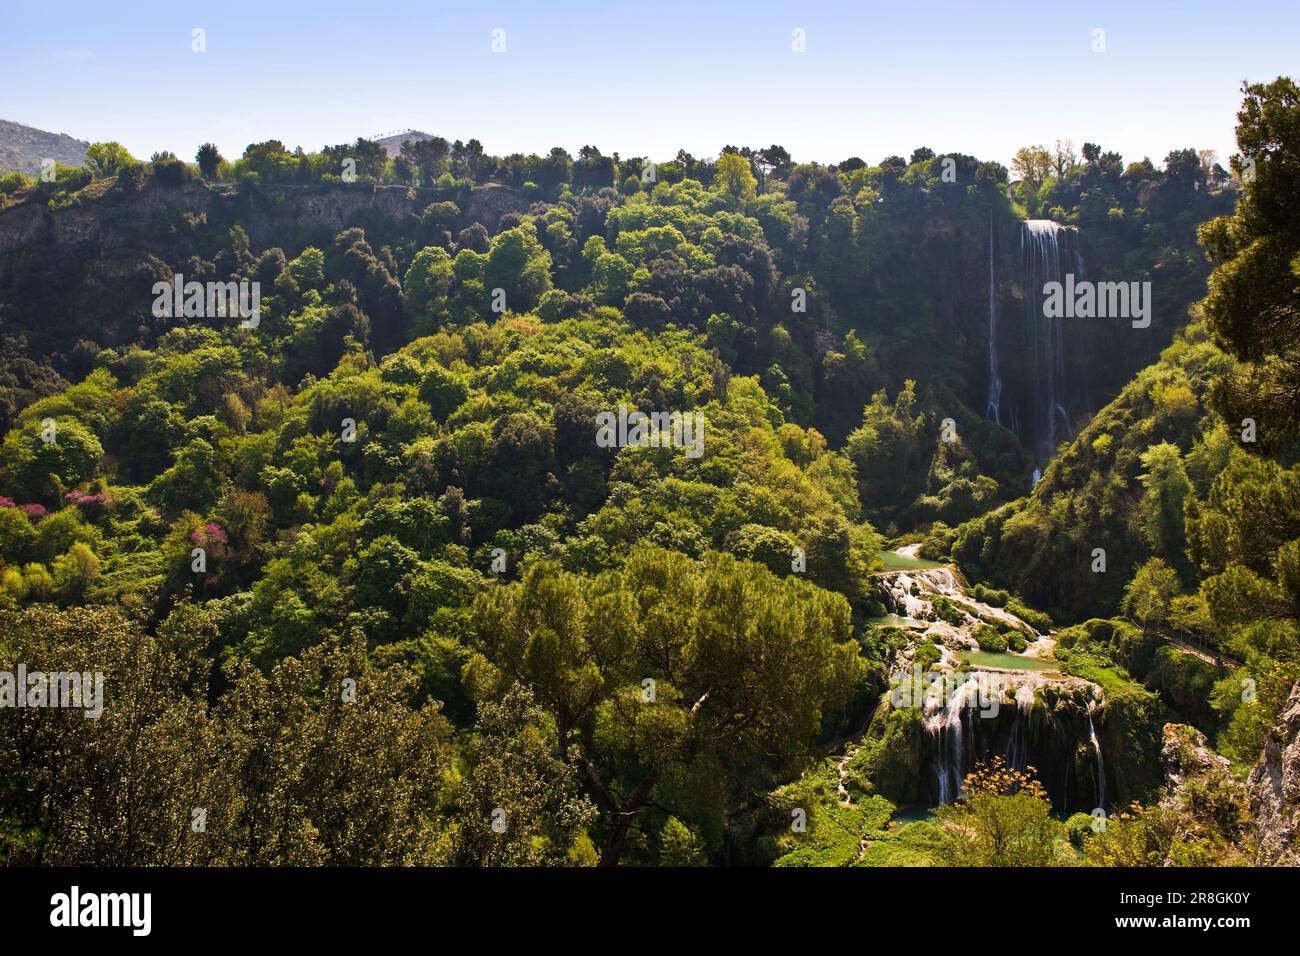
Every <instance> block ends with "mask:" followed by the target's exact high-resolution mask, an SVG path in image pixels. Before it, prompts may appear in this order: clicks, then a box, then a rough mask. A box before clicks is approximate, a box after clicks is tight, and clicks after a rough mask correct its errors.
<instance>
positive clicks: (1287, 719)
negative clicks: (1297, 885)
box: [1246, 681, 1300, 866]
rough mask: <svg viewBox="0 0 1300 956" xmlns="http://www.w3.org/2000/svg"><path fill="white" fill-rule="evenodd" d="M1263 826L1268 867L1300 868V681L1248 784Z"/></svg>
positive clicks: (1263, 861) (1262, 845) (1261, 846)
mask: <svg viewBox="0 0 1300 956" xmlns="http://www.w3.org/2000/svg"><path fill="white" fill-rule="evenodd" d="M1246 788H1247V790H1248V792H1249V794H1250V811H1251V813H1252V814H1253V815H1254V816H1255V819H1256V820H1257V821H1258V823H1259V855H1258V858H1257V860H1256V862H1258V863H1260V864H1263V865H1266V866H1297V865H1300V681H1297V682H1296V684H1295V686H1294V687H1292V688H1291V697H1290V698H1289V699H1288V700H1287V703H1286V706H1285V707H1284V708H1283V709H1282V715H1281V718H1280V720H1279V723H1278V725H1277V726H1276V727H1274V728H1273V729H1272V730H1271V731H1270V732H1269V735H1268V737H1267V739H1266V740H1265V741H1264V752H1263V753H1261V754H1260V757H1259V762H1258V763H1257V764H1255V767H1254V769H1253V770H1251V772H1250V777H1249V779H1248V780H1247V782H1246Z"/></svg>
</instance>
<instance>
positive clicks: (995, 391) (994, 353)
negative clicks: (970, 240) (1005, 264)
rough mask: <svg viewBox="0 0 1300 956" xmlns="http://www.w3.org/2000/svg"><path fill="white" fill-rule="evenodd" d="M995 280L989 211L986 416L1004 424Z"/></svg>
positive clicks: (991, 215)
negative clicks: (1002, 417) (1001, 410)
mask: <svg viewBox="0 0 1300 956" xmlns="http://www.w3.org/2000/svg"><path fill="white" fill-rule="evenodd" d="M994 293H995V288H994V280H993V209H992V208H991V207H990V209H989V392H988V408H987V410H986V412H985V414H986V415H987V416H988V417H989V418H991V419H993V421H995V422H997V423H998V424H999V425H1001V424H1002V420H1001V418H1000V417H999V412H1000V409H999V406H1000V405H1001V404H1002V379H1001V378H1000V377H999V376H998V309H997V297H996V295H995V294H994Z"/></svg>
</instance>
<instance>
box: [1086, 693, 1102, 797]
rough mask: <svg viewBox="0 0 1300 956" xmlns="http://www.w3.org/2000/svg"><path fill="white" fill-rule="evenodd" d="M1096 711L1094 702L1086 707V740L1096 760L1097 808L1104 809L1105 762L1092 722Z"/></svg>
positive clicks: (1095, 727) (1095, 728)
mask: <svg viewBox="0 0 1300 956" xmlns="http://www.w3.org/2000/svg"><path fill="white" fill-rule="evenodd" d="M1096 709H1097V706H1096V701H1094V702H1093V703H1092V704H1090V705H1088V739H1089V741H1090V742H1091V744H1092V753H1093V756H1094V757H1095V758H1096V760H1097V806H1099V807H1101V808H1102V809H1105V807H1106V761H1105V760H1103V759H1102V755H1101V740H1100V739H1099V738H1098V737H1097V726H1096V724H1094V723H1093V722H1092V715H1093V712H1094V711H1095V710H1096Z"/></svg>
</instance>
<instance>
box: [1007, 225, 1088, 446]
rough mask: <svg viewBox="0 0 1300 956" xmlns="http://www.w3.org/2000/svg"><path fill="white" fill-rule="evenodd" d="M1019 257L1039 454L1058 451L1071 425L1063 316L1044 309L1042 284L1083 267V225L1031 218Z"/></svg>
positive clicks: (1033, 422) (1032, 424) (1023, 233)
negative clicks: (1064, 392)
mask: <svg viewBox="0 0 1300 956" xmlns="http://www.w3.org/2000/svg"><path fill="white" fill-rule="evenodd" d="M1020 257H1021V262H1022V263H1023V265H1024V271H1025V292H1026V295H1025V303H1026V309H1027V315H1026V319H1027V322H1028V326H1029V330H1030V337H1031V341H1032V342H1033V361H1034V369H1035V382H1034V403H1033V408H1032V409H1031V415H1030V421H1029V423H1028V427H1029V428H1030V433H1029V435H1028V436H1026V437H1027V438H1028V439H1029V441H1028V442H1027V443H1029V444H1032V446H1033V448H1034V451H1035V452H1036V453H1037V454H1038V456H1039V459H1040V460H1042V461H1046V460H1047V459H1048V458H1050V457H1051V456H1052V455H1053V454H1055V453H1056V444H1057V441H1058V432H1057V426H1058V424H1059V423H1064V425H1065V429H1066V433H1067V435H1068V434H1069V430H1070V417H1069V414H1068V413H1067V412H1066V410H1065V406H1064V405H1063V404H1062V402H1061V399H1060V397H1059V392H1060V390H1061V388H1062V386H1063V384H1064V379H1065V336H1064V330H1063V329H1062V326H1061V321H1062V320H1061V318H1060V317H1059V316H1058V317H1055V318H1048V317H1047V316H1045V315H1043V307H1042V306H1043V286H1044V285H1045V284H1047V283H1048V282H1061V281H1063V278H1064V274H1065V270H1066V269H1072V270H1074V271H1075V272H1076V274H1077V273H1079V272H1080V271H1081V270H1082V268H1083V258H1082V256H1081V255H1080V254H1079V249H1078V230H1077V229H1075V228H1074V227H1073V226H1062V225H1061V224H1060V223H1057V222H1052V221H1051V220H1050V219H1029V220H1026V221H1025V222H1024V223H1023V224H1022V225H1021V227H1020Z"/></svg>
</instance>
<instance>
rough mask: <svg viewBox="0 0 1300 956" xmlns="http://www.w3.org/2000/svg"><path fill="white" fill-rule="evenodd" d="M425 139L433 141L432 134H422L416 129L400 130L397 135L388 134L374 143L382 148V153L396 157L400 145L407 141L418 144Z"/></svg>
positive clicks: (400, 148)
mask: <svg viewBox="0 0 1300 956" xmlns="http://www.w3.org/2000/svg"><path fill="white" fill-rule="evenodd" d="M426 139H433V134H432V133H422V132H420V131H419V130H418V129H408V130H402V131H401V132H397V133H390V134H388V135H387V136H380V137H376V138H375V142H376V143H378V144H379V145H380V146H382V147H384V151H385V152H387V153H388V155H389V156H396V155H397V154H398V153H399V152H401V150H402V144H403V143H404V142H406V141H407V140H410V141H411V142H412V143H419V142H422V141H424V140H426Z"/></svg>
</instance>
